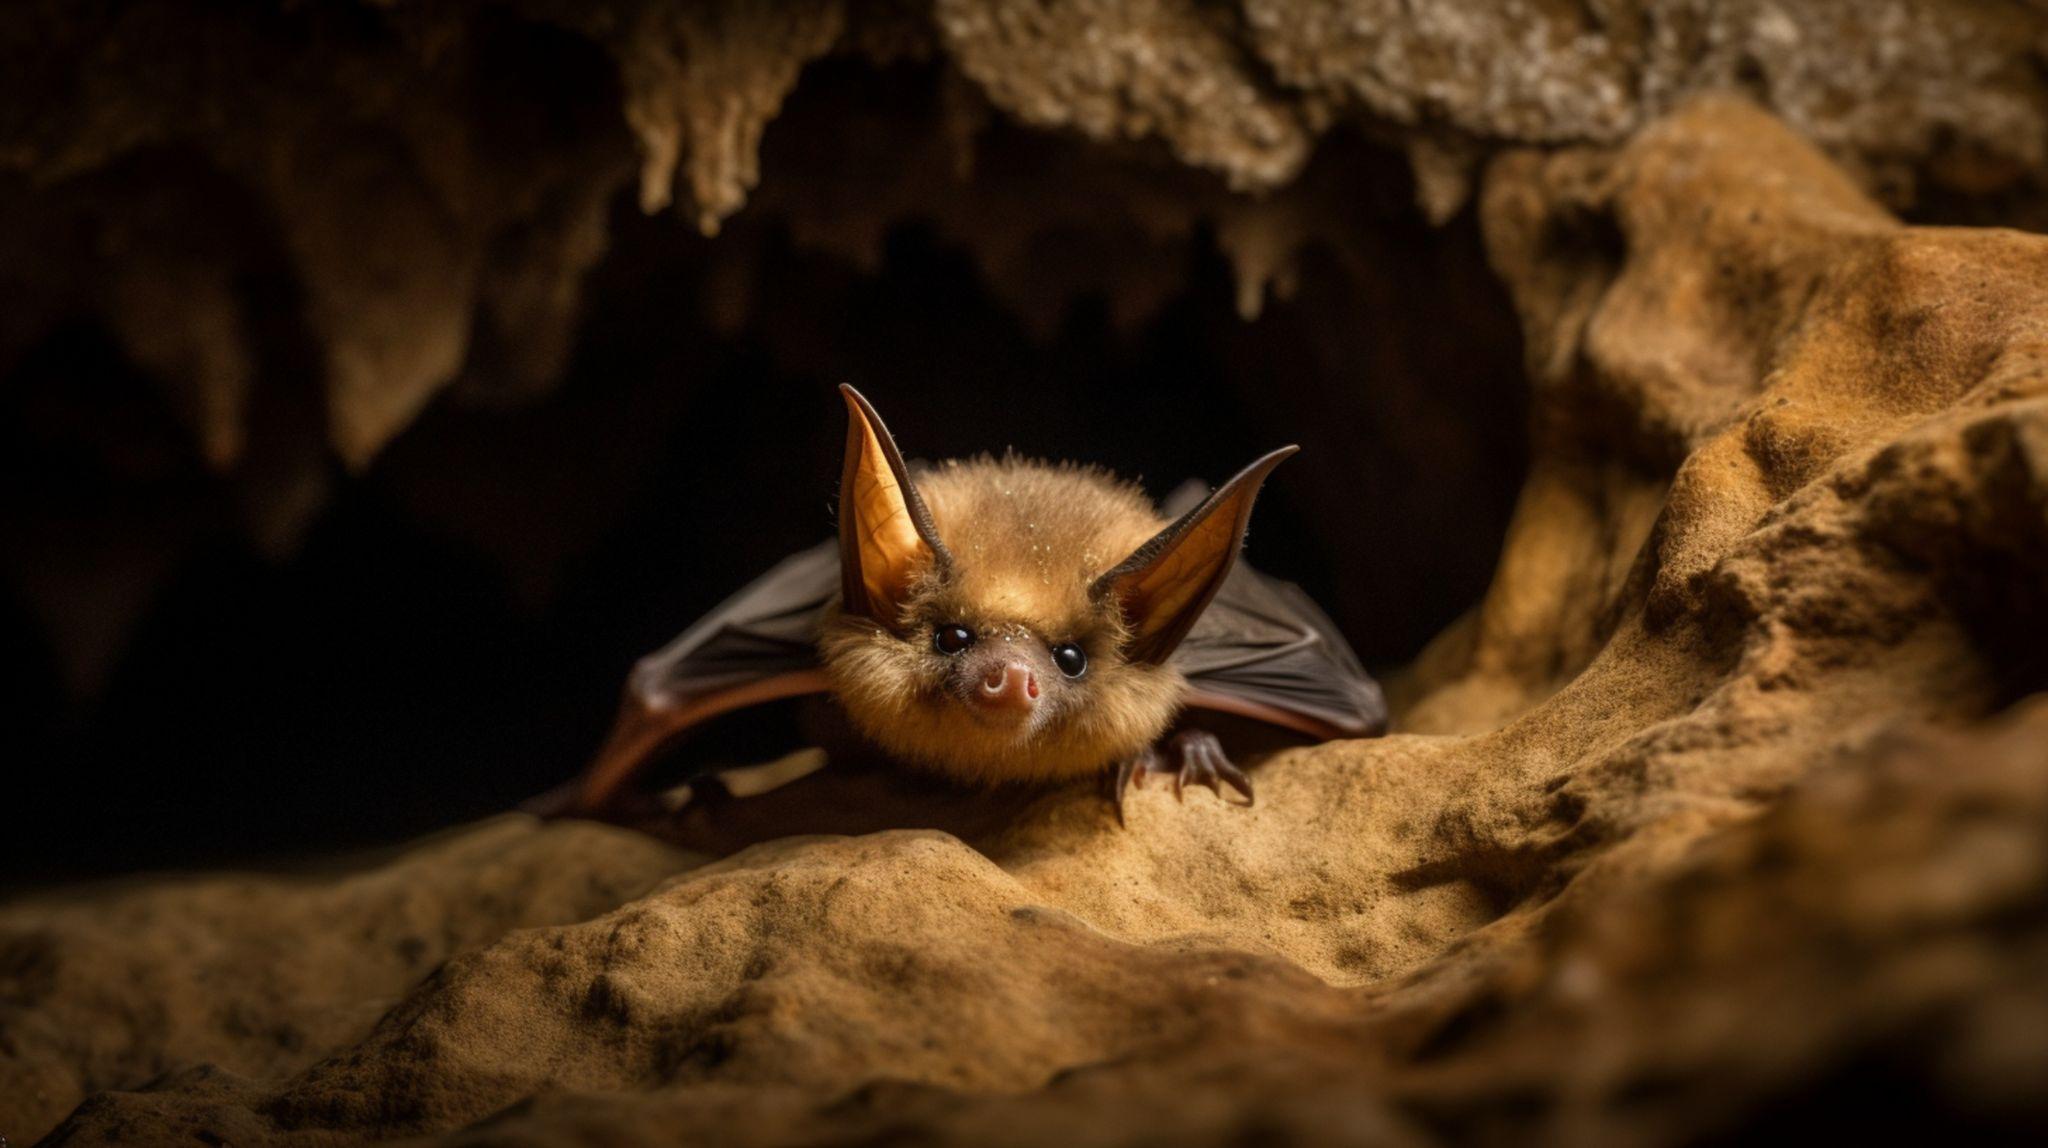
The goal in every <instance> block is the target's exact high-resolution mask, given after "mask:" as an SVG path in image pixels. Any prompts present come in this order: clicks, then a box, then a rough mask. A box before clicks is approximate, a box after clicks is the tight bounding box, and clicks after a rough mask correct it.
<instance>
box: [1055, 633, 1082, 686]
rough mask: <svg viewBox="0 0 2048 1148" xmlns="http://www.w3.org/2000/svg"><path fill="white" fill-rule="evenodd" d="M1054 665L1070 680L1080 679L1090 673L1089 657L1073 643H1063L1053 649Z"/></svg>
mask: <svg viewBox="0 0 2048 1148" xmlns="http://www.w3.org/2000/svg"><path fill="white" fill-rule="evenodd" d="M1052 664H1053V665H1055V666H1058V667H1059V668H1060V672H1061V673H1063V674H1065V675H1067V676H1068V677H1070V678H1078V677H1080V676H1081V675H1082V674H1085V673H1087V672H1088V655H1087V653H1086V652H1085V651H1083V650H1082V649H1081V647H1079V646H1077V645H1075V644H1074V643H1072V642H1061V643H1060V644H1059V645H1057V646H1054V647H1053V648H1052Z"/></svg>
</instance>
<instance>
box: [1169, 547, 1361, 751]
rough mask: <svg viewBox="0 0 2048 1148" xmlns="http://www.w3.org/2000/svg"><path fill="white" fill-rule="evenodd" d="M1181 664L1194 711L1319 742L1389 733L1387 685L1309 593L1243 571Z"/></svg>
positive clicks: (1184, 649)
mask: <svg viewBox="0 0 2048 1148" xmlns="http://www.w3.org/2000/svg"><path fill="white" fill-rule="evenodd" d="M1173 664H1174V665H1176V666H1178V667H1180V670H1181V672H1182V673H1184V674H1186V675H1187V679H1188V686H1189V687H1190V693H1189V696H1188V704H1189V705H1191V706H1195V707H1198V708H1202V709H1213V710H1220V711H1223V712H1226V713H1235V714H1240V715H1243V716H1245V717H1252V718H1257V719H1259V720H1261V721H1265V722H1270V723H1272V724H1273V725H1278V726H1284V727H1286V728H1289V729H1294V730H1299V731H1300V732H1302V733H1306V734H1310V735H1312V736H1315V737H1321V738H1333V737H1370V736H1372V735H1374V734H1379V733H1384V732H1385V731H1386V727H1387V703H1386V699H1385V698H1384V697H1383V696H1382V694H1381V693H1380V687H1379V683H1378V682H1375V681H1373V680H1372V677H1371V676H1370V675H1368V674H1367V673H1366V672H1365V668H1364V667H1362V666H1360V665H1359V664H1358V656H1357V655H1356V654H1354V653H1352V652H1351V647H1350V645H1349V644H1347V643H1346V642H1345V641H1344V636H1343V635H1342V634H1339V633H1338V632H1337V627H1336V625H1335V624H1334V623H1332V622H1331V621H1330V619H1329V617H1328V616H1327V615H1325V614H1324V613H1323V612H1322V610H1321V609H1319V608H1318V607H1317V606H1316V604H1315V602H1314V601H1312V600H1311V599H1310V598H1309V596H1308V595H1307V594H1305V593H1303V592H1302V590H1301V588H1300V587H1299V586H1296V585H1294V584H1293V583H1291V582H1282V581H1280V580H1279V579H1277V578H1269V577H1267V576H1266V575H1264V574H1261V573H1259V572H1258V571H1256V570H1253V569H1252V568H1251V567H1249V566H1246V565H1245V564H1244V563H1243V562H1239V563H1238V564H1237V565H1236V566H1235V567H1234V568H1232V570H1231V572H1230V577H1229V578H1227V579H1225V580H1224V583H1223V589H1222V590H1221V591H1220V592H1218V593H1217V595H1216V599H1215V601H1213V602H1211V603H1209V608H1208V610H1206V611H1204V612H1203V614H1202V618H1201V620H1200V621H1198V622H1196V623H1195V628H1194V629H1193V630H1191V631H1189V633H1188V636H1187V640H1186V641H1184V642H1182V643H1181V646H1180V649H1178V650H1176V651H1174V655H1173Z"/></svg>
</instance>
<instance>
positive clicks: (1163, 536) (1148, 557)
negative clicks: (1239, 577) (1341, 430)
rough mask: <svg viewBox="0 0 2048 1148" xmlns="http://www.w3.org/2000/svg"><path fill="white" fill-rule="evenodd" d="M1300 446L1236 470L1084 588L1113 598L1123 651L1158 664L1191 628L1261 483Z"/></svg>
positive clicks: (1223, 573)
mask: <svg viewBox="0 0 2048 1148" xmlns="http://www.w3.org/2000/svg"><path fill="white" fill-rule="evenodd" d="M1300 449H1301V448H1300V447H1293V446H1283V447H1281V448H1280V449H1279V450H1276V451H1274V452H1273V453H1271V454H1269V455H1267V456H1265V457H1264V458H1261V459H1260V460H1258V461H1257V462H1255V463H1253V464H1251V465H1250V466H1248V467H1245V468H1244V469H1243V470H1241V471H1239V472H1237V477H1236V478H1233V479H1231V480H1230V481H1229V482H1226V483H1224V484H1223V485H1222V486H1221V487H1220V488H1218V489H1217V491H1216V493H1214V494H1212V495H1210V496H1209V497H1208V498H1207V499H1206V500H1204V501H1203V503H1202V504H1201V505H1200V506H1197V507H1195V508H1194V509H1193V510H1190V511H1188V512H1187V513H1186V514H1184V515H1182V516H1181V517H1180V518H1179V519H1177V520H1175V522H1174V523H1173V525H1171V526H1168V527H1167V528H1166V529H1164V530H1162V531H1160V532H1159V533H1157V534H1155V535H1153V536H1152V538H1151V540H1150V541H1148V542H1146V543H1145V544H1144V545H1143V546H1140V547H1138V549H1137V550H1135V551H1133V552H1132V554H1131V556H1130V557H1129V558H1126V559H1124V560H1123V561H1122V562H1120V563H1118V564H1117V565H1116V566H1115V567H1113V568H1111V569H1110V571H1109V572H1108V573H1106V574H1104V575H1103V576H1102V577H1100V578H1097V579H1096V580H1095V584H1094V586H1093V587H1091V591H1090V592H1091V593H1093V594H1094V595H1095V596H1096V598H1097V599H1098V600H1103V599H1111V600H1114V601H1115V602H1116V603H1117V604H1118V606H1119V607H1121V609H1122V610H1123V614H1124V620H1125V621H1126V622H1127V623H1128V624H1129V625H1130V628H1131V638H1130V641H1129V642H1128V644H1127V645H1126V646H1125V648H1124V654H1125V656H1126V657H1128V658H1130V659H1131V660H1132V661H1134V662H1152V663H1155V664H1156V663H1160V662H1164V661H1165V660H1166V659H1167V658H1168V657H1169V656H1171V655H1172V654H1173V651H1174V650H1175V649H1176V648H1177V647H1178V646H1179V645H1180V643H1181V639H1183V638H1185V637H1187V636H1188V631H1189V630H1192V629H1194V626H1195V621H1196V619H1198V618H1200V617H1201V616H1202V611H1203V610H1206V609H1208V608H1209V601H1210V599H1212V598H1214V597H1216V591H1218V590H1220V589H1222V588H1223V579H1224V578H1226V577H1228V576H1229V574H1230V567H1231V564H1232V563H1234V562H1236V561H1237V551H1238V547H1240V546H1242V545H1244V528H1245V526H1246V524H1248V523H1249V522H1250V521H1251V518H1252V500H1253V499H1255V498H1257V497H1258V496H1259V486H1260V485H1261V484H1262V483H1264V482H1265V481H1266V476H1267V475H1269V474H1271V473H1273V468H1274V467H1276V466H1279V465H1280V464H1281V463H1282V462H1283V461H1285V460H1286V458H1287V456H1288V455H1291V454H1293V453H1294V452H1295V451H1297V450H1300Z"/></svg>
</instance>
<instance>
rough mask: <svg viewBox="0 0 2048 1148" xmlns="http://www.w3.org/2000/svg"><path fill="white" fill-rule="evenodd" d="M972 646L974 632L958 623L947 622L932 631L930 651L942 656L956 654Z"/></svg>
mask: <svg viewBox="0 0 2048 1148" xmlns="http://www.w3.org/2000/svg"><path fill="white" fill-rule="evenodd" d="M973 644H974V631H973V630H970V629H968V628H967V627H965V626H962V625H960V624H959V623H958V622H949V623H947V624H946V625H943V626H940V627H939V628H938V629H936V630H933V631H932V649H934V650H937V651H938V652H940V653H942V654H957V653H959V652H960V651H962V650H964V649H966V648H967V647H969V646H971V645H973Z"/></svg>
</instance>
